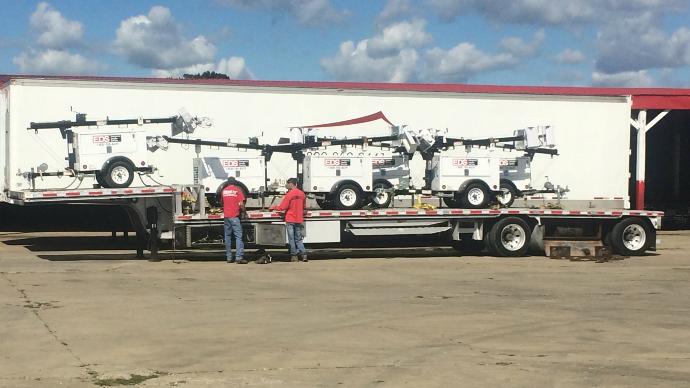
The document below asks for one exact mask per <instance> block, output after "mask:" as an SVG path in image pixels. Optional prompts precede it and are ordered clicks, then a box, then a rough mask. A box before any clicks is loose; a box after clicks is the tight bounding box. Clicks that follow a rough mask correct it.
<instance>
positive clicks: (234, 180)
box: [228, 176, 237, 185]
mask: <svg viewBox="0 0 690 388" xmlns="http://www.w3.org/2000/svg"><path fill="white" fill-rule="evenodd" d="M228 183H230V184H233V185H234V184H235V183H237V179H235V177H234V176H229V177H228Z"/></svg>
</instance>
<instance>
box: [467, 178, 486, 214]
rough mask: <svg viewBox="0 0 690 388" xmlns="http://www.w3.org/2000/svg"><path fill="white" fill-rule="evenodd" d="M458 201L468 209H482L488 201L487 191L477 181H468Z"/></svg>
mask: <svg viewBox="0 0 690 388" xmlns="http://www.w3.org/2000/svg"><path fill="white" fill-rule="evenodd" d="M460 203H461V204H462V205H464V206H465V207H466V208H468V209H482V208H484V207H486V204H487V203H489V191H488V190H487V189H486V187H485V186H484V185H483V184H481V183H479V182H473V183H470V184H469V185H467V187H466V188H465V190H463V192H462V194H461V196H460Z"/></svg>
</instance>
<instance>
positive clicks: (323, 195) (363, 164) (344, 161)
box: [302, 152, 373, 209]
mask: <svg viewBox="0 0 690 388" xmlns="http://www.w3.org/2000/svg"><path fill="white" fill-rule="evenodd" d="M302 166H303V170H302V187H303V189H304V191H305V192H307V193H310V194H314V195H315V197H316V199H317V203H318V204H319V206H321V207H322V208H330V207H336V208H338V209H359V208H360V207H361V206H362V204H363V202H364V200H365V198H366V196H367V195H366V193H371V192H372V189H373V168H372V157H371V156H366V155H360V156H355V155H351V153H340V154H331V155H327V154H326V153H325V152H323V153H318V152H308V153H307V154H306V155H305V156H304V160H303V162H302Z"/></svg>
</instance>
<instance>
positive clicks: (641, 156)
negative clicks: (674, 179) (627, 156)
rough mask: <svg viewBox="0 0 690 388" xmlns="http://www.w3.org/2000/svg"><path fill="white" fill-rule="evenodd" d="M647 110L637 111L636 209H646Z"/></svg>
mask: <svg viewBox="0 0 690 388" xmlns="http://www.w3.org/2000/svg"><path fill="white" fill-rule="evenodd" d="M646 135H647V110H646V109H641V110H640V111H639V112H638V113H637V163H636V165H635V209H637V210H642V209H644V177H645V162H646V160H647V155H646V151H647V138H646Z"/></svg>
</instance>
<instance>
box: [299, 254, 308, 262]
mask: <svg viewBox="0 0 690 388" xmlns="http://www.w3.org/2000/svg"><path fill="white" fill-rule="evenodd" d="M299 261H304V262H307V261H309V260H308V259H307V254H306V253H303V254H302V255H300V257H299Z"/></svg>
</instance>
